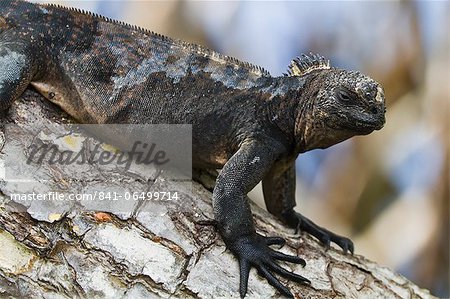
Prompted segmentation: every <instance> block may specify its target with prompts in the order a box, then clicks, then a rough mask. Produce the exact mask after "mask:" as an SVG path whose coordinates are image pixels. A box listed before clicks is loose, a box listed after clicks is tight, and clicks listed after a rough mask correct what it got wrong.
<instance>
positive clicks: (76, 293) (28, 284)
mask: <svg viewBox="0 0 450 299" xmlns="http://www.w3.org/2000/svg"><path fill="white" fill-rule="evenodd" d="M3 122H4V123H6V124H8V123H9V124H11V123H15V124H16V125H18V126H20V127H21V128H25V129H27V130H30V131H32V130H33V128H36V126H37V124H42V123H45V124H47V125H49V126H50V127H51V128H53V129H54V130H55V131H58V130H59V129H60V128H61V127H62V126H64V124H66V123H70V122H71V121H70V118H69V117H67V115H65V114H64V113H63V112H61V111H60V110H59V109H58V108H57V107H55V106H53V105H51V104H49V103H47V102H45V101H43V100H42V98H41V97H40V96H39V95H37V94H36V93H34V92H32V91H27V92H26V93H25V95H24V96H23V97H22V98H21V99H20V100H19V101H16V103H14V105H13V107H12V109H11V110H10V111H9V112H8V115H7V116H6V118H5V117H4V118H3ZM36 134H37V133H36ZM0 137H1V138H0V139H1V140H0V141H1V148H2V151H1V154H0V161H2V162H3V163H6V162H5V161H6V159H7V158H8V157H9V158H8V159H11V157H16V158H17V159H23V158H24V157H25V156H22V155H21V153H24V152H25V150H24V144H25V143H26V140H23V139H21V136H20V135H18V136H5V134H2V135H0ZM5 137H8V138H5ZM9 143H12V144H14V146H10V144H9ZM6 167H8V166H5V168H6ZM80 167H81V166H80ZM46 174H47V175H49V176H50V177H51V178H57V179H55V180H46V181H45V182H44V183H42V185H39V188H37V189H36V190H35V189H33V190H31V191H36V192H43V190H61V189H64V190H67V189H68V188H69V189H70V190H72V191H73V192H87V190H92V188H104V189H105V190H107V188H109V187H110V186H109V185H107V184H106V185H102V182H103V181H105V180H102V179H101V178H105V177H108V178H113V180H112V181H113V183H114V187H117V186H119V187H120V186H122V187H124V186H126V187H130V186H131V187H132V188H134V189H135V190H153V191H158V190H163V191H164V190H170V189H173V188H174V187H176V189H177V190H181V192H180V194H181V196H180V198H179V199H178V200H176V201H170V202H161V201H149V202H147V203H146V205H145V207H143V206H142V205H136V206H135V207H134V208H133V210H132V211H130V212H117V213H114V212H112V213H106V212H101V211H91V210H89V209H88V208H87V207H86V206H83V205H78V204H76V205H74V206H69V205H67V204H62V205H59V206H56V207H53V208H52V209H50V210H42V209H40V208H39V206H38V204H34V203H31V202H19V203H18V202H11V201H9V199H10V195H11V194H14V193H20V192H25V191H26V192H30V190H29V185H27V183H18V182H15V181H11V180H7V179H2V180H1V182H0V190H1V193H0V198H1V199H2V200H1V201H0V210H1V214H0V240H1V241H0V242H1V243H0V244H1V247H0V294H1V295H2V297H11V298H156V297H169V296H170V297H172V298H178V297H180V298H216V297H236V298H238V297H239V293H238V285H239V272H238V264H237V261H236V260H235V259H234V258H233V256H232V254H231V253H230V252H229V251H227V250H226V248H225V246H224V243H223V242H222V240H221V238H220V236H219V235H218V234H217V232H216V230H215V229H214V226H213V225H212V224H211V220H212V219H213V209H212V206H211V192H210V191H208V189H206V188H205V187H204V186H203V185H202V184H200V183H197V182H192V185H189V184H186V183H184V182H172V181H170V180H165V179H164V175H161V174H159V172H158V171H153V172H152V171H150V172H149V174H147V177H144V176H142V174H141V173H140V172H139V171H138V170H136V171H134V172H133V171H129V172H126V173H124V172H120V171H118V170H117V169H113V168H111V169H107V170H104V169H103V170H101V171H100V170H96V169H88V170H86V169H81V170H80V169H77V168H76V167H74V168H72V169H71V170H70V171H67V170H63V169H58V168H56V167H55V168H53V169H49V170H48V171H47V172H46ZM136 177H137V178H138V179H136ZM204 178H206V180H205V179H203V181H207V180H208V176H207V175H206V176H204ZM37 179H40V178H37ZM205 184H207V185H209V186H211V179H210V178H209V182H206V183H205ZM93 186H94V187H93ZM131 187H130V188H131ZM27 188H28V189H27ZM33 188H35V187H33ZM46 188H47V189H46ZM41 204H42V203H41ZM252 210H253V212H254V220H255V223H256V227H257V230H258V231H259V232H260V233H262V234H264V235H270V236H281V237H284V238H286V239H287V244H286V245H285V246H284V247H283V248H282V249H281V251H282V252H285V253H289V254H297V255H299V256H300V257H302V258H304V259H305V260H306V262H307V265H306V267H305V268H302V267H300V266H293V265H292V264H285V265H284V266H285V267H287V268H288V269H290V270H293V271H295V272H296V273H299V274H301V275H303V276H305V277H307V278H308V279H310V280H311V281H312V283H311V285H306V286H305V285H299V284H296V283H292V282H287V281H285V280H283V279H282V282H283V283H286V284H287V285H288V287H289V288H290V289H291V290H292V292H293V293H294V294H295V295H296V296H297V297H299V298H434V297H433V296H431V295H430V294H429V292H428V291H427V290H423V289H420V288H419V287H418V286H416V285H414V284H413V283H412V282H410V281H408V280H407V279H405V278H404V277H402V276H400V275H399V274H396V273H394V272H393V271H391V270H389V269H387V268H384V267H381V266H379V265H377V264H375V263H374V262H371V261H369V260H367V259H365V258H364V257H362V256H359V255H354V256H350V255H344V254H343V253H342V252H341V251H340V250H339V249H335V248H331V249H328V250H325V249H324V247H323V246H321V245H320V244H319V243H318V242H317V241H316V240H315V239H313V238H311V237H310V236H308V235H302V236H300V237H298V236H296V235H294V232H293V231H292V230H290V229H287V228H285V227H284V226H283V225H282V224H281V223H279V222H278V221H277V220H275V219H274V218H273V217H272V216H271V215H270V214H269V213H267V212H266V211H264V210H262V209H261V208H259V207H257V206H256V205H254V204H252ZM247 297H248V298H260V297H265V298H266V297H279V294H278V293H277V292H276V291H275V289H274V288H272V287H271V286H270V285H269V284H268V283H267V282H266V281H265V280H263V279H261V278H260V277H259V276H258V275H257V273H256V271H254V270H252V272H251V276H250V280H249V288H248V295H247Z"/></svg>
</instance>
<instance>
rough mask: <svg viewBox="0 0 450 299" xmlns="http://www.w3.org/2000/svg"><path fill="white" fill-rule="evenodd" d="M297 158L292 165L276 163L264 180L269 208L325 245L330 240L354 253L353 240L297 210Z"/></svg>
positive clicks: (265, 197)
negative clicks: (324, 226) (284, 165)
mask: <svg viewBox="0 0 450 299" xmlns="http://www.w3.org/2000/svg"><path fill="white" fill-rule="evenodd" d="M295 180H296V175H295V160H294V161H292V162H290V165H288V166H287V168H285V167H281V166H280V165H274V166H273V167H272V169H271V170H270V171H269V172H268V173H267V175H266V176H265V177H264V180H263V192H264V201H265V202H266V207H267V210H268V211H269V212H270V213H271V214H273V215H275V216H276V217H277V218H278V219H280V220H281V221H283V222H284V223H286V224H287V225H289V226H290V227H292V228H295V229H297V230H301V231H304V232H307V233H309V234H311V235H313V236H314V237H316V238H317V239H319V240H320V241H321V242H322V243H323V244H324V245H325V246H327V247H329V245H330V242H334V243H336V244H337V245H339V246H340V247H341V248H342V249H343V250H344V252H347V251H350V252H351V253H353V242H352V241H351V240H350V239H348V238H346V237H342V236H339V235H337V234H335V233H333V232H331V231H329V230H327V229H325V228H323V227H320V226H318V225H317V224H315V223H314V222H312V221H311V220H309V219H308V218H306V217H305V216H303V215H301V214H299V213H297V212H295V210H294V207H295Z"/></svg>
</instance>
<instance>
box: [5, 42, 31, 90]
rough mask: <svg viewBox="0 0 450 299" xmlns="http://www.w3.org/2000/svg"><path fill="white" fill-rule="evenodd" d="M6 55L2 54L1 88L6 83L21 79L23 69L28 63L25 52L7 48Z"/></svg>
mask: <svg viewBox="0 0 450 299" xmlns="http://www.w3.org/2000/svg"><path fill="white" fill-rule="evenodd" d="M5 50H6V52H7V53H6V55H3V56H0V65H1V66H2V67H1V69H0V89H2V88H3V85H4V84H5V83H6V84H8V83H11V82H15V81H18V80H20V77H21V74H20V72H21V70H22V68H23V66H24V65H25V64H26V56H25V55H24V54H21V53H18V52H14V51H11V50H9V49H8V48H5Z"/></svg>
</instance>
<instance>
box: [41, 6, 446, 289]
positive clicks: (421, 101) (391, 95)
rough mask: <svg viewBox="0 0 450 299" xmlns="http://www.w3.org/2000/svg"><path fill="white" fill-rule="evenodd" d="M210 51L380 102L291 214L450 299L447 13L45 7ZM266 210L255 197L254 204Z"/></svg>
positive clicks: (321, 156)
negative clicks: (343, 80)
mask: <svg viewBox="0 0 450 299" xmlns="http://www.w3.org/2000/svg"><path fill="white" fill-rule="evenodd" d="M46 2H55V3H60V4H62V5H66V6H75V7H80V8H83V9H87V10H91V11H94V12H97V13H99V14H102V15H105V16H108V17H111V18H115V19H120V20H123V21H126V22H128V23H132V24H137V25H139V26H142V27H145V28H148V29H151V30H153V31H155V32H158V33H162V34H165V35H169V36H171V37H175V38H179V39H183V40H186V41H189V42H193V43H199V44H202V45H205V46H208V47H210V48H212V49H214V50H217V51H219V52H221V53H224V54H227V55H230V56H234V57H236V58H238V59H241V60H244V61H248V62H251V63H254V64H257V65H260V66H262V67H264V68H266V69H267V70H268V71H270V73H271V74H272V75H274V76H280V75H282V74H283V73H284V72H285V71H286V70H287V66H288V64H289V62H290V60H291V59H293V58H294V57H295V56H298V55H300V53H302V52H305V53H309V52H314V53H320V54H322V55H324V56H325V57H327V58H328V59H330V60H331V64H332V66H335V67H340V68H345V69H355V70H360V71H362V72H364V73H365V74H368V75H370V76H371V77H373V78H375V79H376V80H377V81H379V82H380V83H382V85H383V86H384V88H385V91H386V100H387V123H386V126H385V128H384V129H382V130H381V131H377V132H375V133H373V134H371V135H368V136H364V137H356V138H352V139H351V140H348V141H345V142H343V143H341V144H339V145H337V146H334V147H332V148H329V149H326V150H315V151H311V152H308V153H306V154H303V155H301V156H300V157H299V158H298V160H297V172H298V179H297V180H298V181H297V209H298V211H301V213H303V214H304V215H306V216H307V217H309V218H311V219H313V220H314V221H315V222H316V223H318V224H320V225H322V226H325V227H327V228H329V229H331V230H333V231H335V232H338V233H340V234H343V235H347V236H351V237H352V239H353V240H354V242H355V245H356V253H357V254H361V255H364V256H366V257H368V258H370V259H372V260H374V261H376V262H378V263H379V264H382V265H386V266H388V267H390V268H392V269H395V270H396V271H397V272H399V273H401V274H403V275H404V276H406V277H407V278H409V279H410V280H412V281H414V282H415V283H417V284H418V285H419V286H421V287H423V288H427V289H430V290H431V292H432V293H433V294H434V295H436V296H439V297H449V225H450V223H449V198H450V194H449V185H450V184H449V166H450V164H449V162H450V161H449V159H450V138H449V136H450V124H449V117H450V114H449V103H450V87H449V85H450V84H449V83H450V60H449V56H450V50H449V46H450V36H449V34H450V33H449V28H450V21H449V19H450V18H449V16H450V3H449V2H447V1H440V2H434V1H433V2H431V1H364V2H359V1H356V2H341V1H339V2H338V1H320V2H304V1H288V2H284V1H269V2H267V1H264V2H259V1H242V2H238V1H229V2H225V1H214V2H206V1H135V2H132V1H46ZM250 196H251V197H252V198H253V199H254V200H255V201H257V202H258V204H259V205H261V206H262V207H264V203H263V201H262V192H261V188H260V186H258V187H257V188H255V190H254V191H252V193H251V195H250Z"/></svg>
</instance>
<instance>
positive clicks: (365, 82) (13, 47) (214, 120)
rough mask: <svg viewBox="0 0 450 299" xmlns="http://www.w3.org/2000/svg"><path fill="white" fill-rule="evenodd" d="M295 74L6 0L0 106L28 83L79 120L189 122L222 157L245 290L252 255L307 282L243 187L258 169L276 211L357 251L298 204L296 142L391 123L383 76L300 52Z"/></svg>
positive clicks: (220, 198)
mask: <svg viewBox="0 0 450 299" xmlns="http://www.w3.org/2000/svg"><path fill="white" fill-rule="evenodd" d="M289 74H290V75H289V76H282V77H271V76H270V74H269V73H268V72H266V71H264V70H263V69H262V68H260V67H257V66H253V65H250V64H248V63H244V62H240V61H238V60H236V59H233V58H230V57H227V56H224V55H221V54H218V53H216V52H214V51H211V50H208V49H205V48H202V47H200V46H197V45H191V44H187V43H184V42H181V41H175V40H172V39H170V38H168V37H163V36H161V35H158V34H155V33H152V32H149V31H146V30H143V29H140V28H137V27H133V26H130V25H126V24H122V23H119V22H115V21H112V20H108V19H106V18H103V17H100V16H95V15H92V14H89V13H83V12H80V11H77V10H74V9H67V8H63V7H57V6H51V5H36V4H30V3H27V2H23V1H19V0H1V1H0V108H1V109H2V110H6V109H7V108H8V107H9V106H10V104H11V102H12V101H14V100H15V99H17V98H18V97H19V96H20V95H21V94H22V93H23V91H24V90H25V89H26V88H27V86H29V85H32V86H33V87H34V88H36V90H38V91H39V92H40V93H41V94H42V95H43V96H44V97H46V98H47V99H48V100H49V101H51V102H53V103H55V104H57V105H59V106H60V107H61V108H62V109H63V110H65V111H66V112H67V113H69V114H70V115H71V116H73V117H74V118H75V119H76V120H78V121H79V122H81V123H94V124H95V123H99V124H100V123H101V124H104V123H130V124H138V123H139V124H151V123H170V124H179V123H188V124H192V128H193V165H194V167H196V168H222V170H221V172H220V174H219V176H218V178H217V182H216V186H215V188H214V191H213V205H214V212H215V219H216V220H217V223H218V230H219V232H220V234H221V236H222V237H223V240H224V241H225V243H226V245H227V247H228V248H229V249H230V250H231V251H232V252H233V254H234V255H235V256H236V257H237V258H238V260H239V265H240V275H241V281H240V293H241V296H242V297H243V296H245V294H246V291H247V282H248V275H249V271H250V268H251V267H255V268H257V270H258V273H259V274H260V275H262V276H263V277H265V278H266V279H267V280H268V282H269V283H270V284H271V285H273V286H274V287H276V288H277V289H278V290H279V291H280V292H281V293H282V294H284V295H286V296H289V297H292V294H291V292H290V291H289V289H287V288H286V287H285V286H283V285H282V284H281V283H280V282H279V281H278V279H277V278H276V277H275V276H274V275H273V274H274V273H275V274H278V275H281V276H284V277H286V278H288V279H290V280H293V281H297V282H300V283H307V282H308V280H307V279H306V278H304V277H301V276H299V275H297V274H295V273H292V272H288V271H286V270H285V269H283V268H281V267H280V266H279V265H278V264H277V260H283V261H288V262H293V263H299V264H304V263H305V262H304V260H302V259H301V258H299V257H296V256H288V255H285V254H282V253H280V252H277V251H275V250H273V249H271V248H269V246H270V245H272V244H283V243H284V240H283V239H281V238H277V237H272V238H268V237H263V236H261V235H259V234H257V233H256V231H255V228H254V225H253V221H252V215H251V210H250V206H249V203H248V202H247V200H246V194H247V192H248V191H249V190H251V189H252V188H253V187H254V186H255V185H256V184H257V183H258V182H260V181H261V180H262V181H263V188H264V198H265V201H266V205H267V208H268V210H269V212H271V213H272V214H274V215H275V216H277V217H278V218H279V219H281V220H282V221H284V222H285V223H286V224H287V225H289V226H291V227H293V228H297V229H301V230H303V231H306V232H309V233H311V234H312V235H314V236H315V237H317V238H318V239H320V240H321V241H322V242H323V243H324V244H326V245H328V244H329V243H330V241H331V242H335V243H337V244H338V245H339V246H341V247H342V248H343V249H344V251H347V250H350V251H351V252H353V244H352V242H351V241H350V240H349V239H347V238H343V237H340V236H338V235H335V234H333V233H331V232H329V231H328V230H325V229H323V228H320V227H319V226H317V225H315V224H314V223H313V222H311V221H310V220H308V219H307V218H305V217H303V216H302V215H300V214H298V213H296V212H294V210H293V208H294V206H295V196H294V191H295V168H294V161H295V159H296V157H297V155H298V154H299V153H302V152H306V151H308V150H312V149H315V148H326V147H329V146H331V145H334V144H336V143H338V142H341V141H343V140H345V139H347V138H350V137H352V136H354V135H364V134H368V133H370V132H372V131H373V130H377V129H380V128H381V127H382V126H383V124H384V121H385V119H384V112H385V111H384V110H385V107H384V95H383V90H382V88H381V86H380V85H379V84H378V83H377V82H375V81H374V80H372V79H371V78H369V77H367V76H364V75H362V74H360V73H358V72H349V71H345V70H339V69H334V68H329V67H327V65H326V64H325V63H324V60H323V59H322V58H320V57H318V56H312V57H308V56H303V57H302V58H300V59H298V60H296V61H293V62H292V65H291V67H290V71H289Z"/></svg>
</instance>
